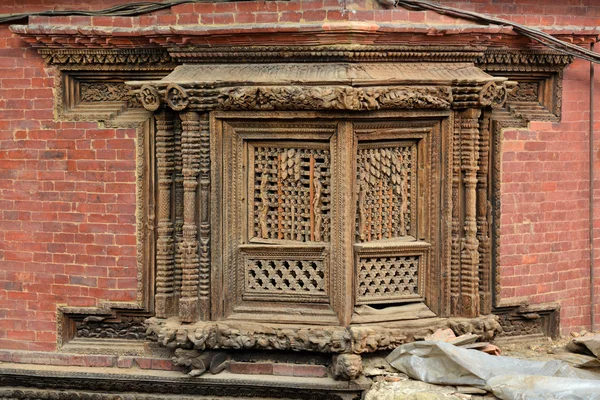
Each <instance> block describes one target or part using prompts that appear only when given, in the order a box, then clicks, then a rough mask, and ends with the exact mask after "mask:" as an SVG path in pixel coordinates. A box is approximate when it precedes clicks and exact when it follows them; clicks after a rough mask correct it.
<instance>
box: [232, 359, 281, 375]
mask: <svg viewBox="0 0 600 400" xmlns="http://www.w3.org/2000/svg"><path fill="white" fill-rule="evenodd" d="M229 371H230V372H231V373H234V374H246V375H273V363H247V362H232V363H231V364H229Z"/></svg>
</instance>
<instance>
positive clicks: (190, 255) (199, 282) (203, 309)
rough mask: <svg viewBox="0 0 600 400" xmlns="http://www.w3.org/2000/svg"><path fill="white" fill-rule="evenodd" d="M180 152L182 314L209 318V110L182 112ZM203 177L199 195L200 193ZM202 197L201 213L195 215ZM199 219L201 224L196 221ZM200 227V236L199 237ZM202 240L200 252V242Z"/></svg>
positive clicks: (189, 318) (193, 318)
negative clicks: (181, 178) (181, 180)
mask: <svg viewBox="0 0 600 400" xmlns="http://www.w3.org/2000/svg"><path fill="white" fill-rule="evenodd" d="M180 117H181V128H182V136H181V153H182V164H183V169H182V172H183V190H184V192H183V220H184V221H183V240H182V243H181V248H182V254H183V268H182V282H181V299H180V301H179V317H180V318H181V320H182V321H183V322H194V321H196V320H198V319H199V318H200V319H204V320H206V319H208V317H209V315H210V297H209V292H210V276H209V273H210V272H209V271H210V254H209V250H208V249H209V235H210V225H209V209H210V208H209V205H208V199H209V195H210V193H209V190H210V187H209V186H210V178H209V176H210V159H209V157H210V155H209V149H208V146H209V145H208V142H209V126H208V114H206V113H203V114H200V113H197V112H194V111H188V112H182V113H180ZM199 177H200V180H201V184H200V196H199V199H198V197H197V189H198V178H199ZM198 200H200V215H199V216H198V215H196V209H197V204H198ZM198 220H199V221H200V227H198V226H197V221H198ZM198 228H200V237H198V230H199V229H198ZM199 241H200V255H199V254H198V247H199V246H198V242H199Z"/></svg>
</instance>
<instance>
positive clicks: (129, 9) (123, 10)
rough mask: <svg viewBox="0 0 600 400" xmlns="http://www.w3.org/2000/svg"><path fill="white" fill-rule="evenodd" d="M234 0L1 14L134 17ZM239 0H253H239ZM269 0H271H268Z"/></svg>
mask: <svg viewBox="0 0 600 400" xmlns="http://www.w3.org/2000/svg"><path fill="white" fill-rule="evenodd" d="M231 1H232V0H170V1H164V2H156V1H153V2H147V1H144V2H135V3H128V4H120V5H117V6H114V7H109V8H106V9H104V10H96V11H82V10H54V11H38V12H29V13H19V14H0V24H4V23H8V22H17V21H22V20H24V19H27V18H28V17H30V16H41V17H64V16H73V15H83V16H87V17H99V16H115V17H133V16H136V15H141V14H148V13H151V12H154V11H158V10H163V9H165V8H169V7H173V6H177V5H180V4H186V3H227V2H231ZM237 1H252V0H237ZM267 1H269V0H267Z"/></svg>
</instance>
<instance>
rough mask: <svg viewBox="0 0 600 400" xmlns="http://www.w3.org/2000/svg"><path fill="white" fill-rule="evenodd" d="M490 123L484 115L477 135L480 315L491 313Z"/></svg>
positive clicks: (487, 116)
mask: <svg viewBox="0 0 600 400" xmlns="http://www.w3.org/2000/svg"><path fill="white" fill-rule="evenodd" d="M490 123H491V121H490V118H489V115H484V118H483V119H482V123H481V130H480V134H479V162H478V165H479V169H478V171H477V240H478V241H479V300H480V307H481V310H480V312H481V314H489V313H491V312H492V271H491V238H490V223H491V221H490V219H491V205H490V204H489V200H488V185H489V184H488V173H489V164H490V160H489V158H490V140H491V138H490V129H491V127H490Z"/></svg>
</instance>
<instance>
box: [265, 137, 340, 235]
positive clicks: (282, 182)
mask: <svg viewBox="0 0 600 400" xmlns="http://www.w3.org/2000/svg"><path fill="white" fill-rule="evenodd" d="M319 147H321V148H319ZM319 147H314V146H311V147H308V148H292V147H290V148H286V147H275V146H268V147H267V146H263V145H257V147H254V148H253V154H254V203H253V212H254V215H255V217H254V232H253V234H254V237H255V238H258V239H275V240H294V241H299V242H327V241H329V235H330V233H329V218H330V216H329V211H330V206H331V197H330V175H331V173H330V154H329V150H328V149H326V148H322V147H323V146H319Z"/></svg>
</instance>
